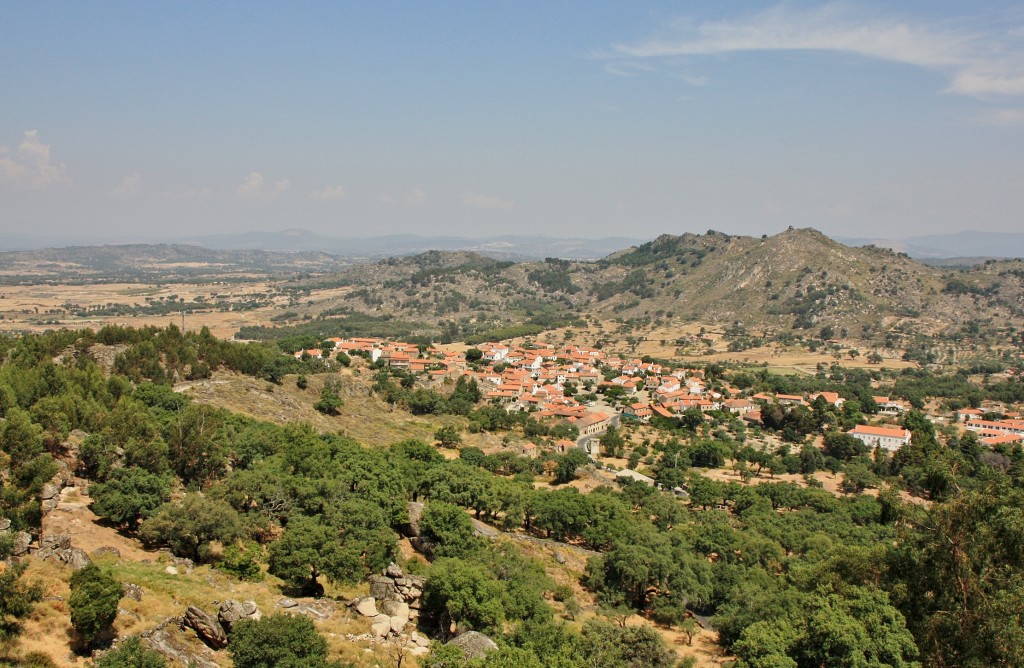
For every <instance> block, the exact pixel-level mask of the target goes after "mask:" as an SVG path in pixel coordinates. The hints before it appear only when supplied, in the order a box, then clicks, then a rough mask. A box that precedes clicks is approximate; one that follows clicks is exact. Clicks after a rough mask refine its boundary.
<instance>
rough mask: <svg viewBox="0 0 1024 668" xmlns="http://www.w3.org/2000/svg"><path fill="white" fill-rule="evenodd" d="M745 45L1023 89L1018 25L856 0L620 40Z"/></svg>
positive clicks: (712, 51)
mask: <svg viewBox="0 0 1024 668" xmlns="http://www.w3.org/2000/svg"><path fill="white" fill-rule="evenodd" d="M743 51H832V52H840V53H853V54H857V55H861V56H866V57H870V58H877V59H880V60H887V61H891V62H897V63H904V64H908V65H914V66H917V67H921V68H925V69H929V70H934V71H938V72H942V73H943V74H945V75H946V76H947V77H948V79H949V88H948V89H947V90H948V91H949V92H952V93H958V94H962V95H970V96H974V97H981V98H984V97H989V96H996V95H1024V36H1022V34H1021V31H1020V30H1019V29H1013V28H1010V29H1007V28H1001V29H1000V30H998V31H997V30H992V29H989V30H968V29H964V28H960V29H951V28H949V27H942V26H935V25H927V24H924V23H920V22H919V23H914V22H911V21H907V20H904V19H900V18H895V17H891V16H889V17H886V16H883V17H878V16H870V15H866V14H864V13H859V12H857V11H856V10H855V9H854V8H853V7H852V6H851V5H848V4H839V3H831V4H827V5H823V6H820V7H814V8H810V9H797V8H793V7H790V6H788V5H780V6H777V7H774V8H771V9H767V10H765V11H762V12H758V13H756V14H751V15H748V16H745V17H743V18H738V19H730V20H722V21H707V22H704V23H700V24H697V25H694V24H692V23H688V22H678V23H676V24H675V25H673V26H671V28H670V30H669V36H667V37H660V38H652V39H648V40H644V41H642V42H639V43H637V44H619V45H616V46H615V47H614V53H615V54H616V55H615V56H612V58H620V59H623V60H624V61H627V62H628V61H630V60H641V61H646V60H651V59H672V58H680V57H683V58H685V57H695V56H716V55H724V54H729V53H736V52H743Z"/></svg>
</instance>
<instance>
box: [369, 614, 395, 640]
mask: <svg viewBox="0 0 1024 668" xmlns="http://www.w3.org/2000/svg"><path fill="white" fill-rule="evenodd" d="M370 633H372V634H373V635H374V636H376V637H377V638H386V637H387V635H388V634H389V633H391V618H390V617H388V616H387V615H377V616H376V617H374V618H373V623H372V624H370Z"/></svg>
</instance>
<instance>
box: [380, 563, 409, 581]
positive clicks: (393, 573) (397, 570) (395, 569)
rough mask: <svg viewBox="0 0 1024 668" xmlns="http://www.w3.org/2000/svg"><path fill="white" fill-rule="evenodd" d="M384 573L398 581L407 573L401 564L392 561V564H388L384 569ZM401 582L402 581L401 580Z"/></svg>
mask: <svg viewBox="0 0 1024 668" xmlns="http://www.w3.org/2000/svg"><path fill="white" fill-rule="evenodd" d="M384 575H386V576H388V577H389V578H391V579H393V580H396V581H398V580H401V579H402V578H404V577H405V573H404V572H402V568H401V566H399V565H398V564H396V563H395V562H391V563H390V564H388V567H387V568H385V569H384ZM399 584H401V583H400V582H399Z"/></svg>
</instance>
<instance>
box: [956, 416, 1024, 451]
mask: <svg viewBox="0 0 1024 668" xmlns="http://www.w3.org/2000/svg"><path fill="white" fill-rule="evenodd" d="M984 415H985V412H984V411H982V410H981V409H979V408H964V409H961V410H958V411H957V412H956V418H957V420H959V421H960V422H963V423H964V427H965V428H966V429H968V430H969V431H973V432H975V433H977V434H978V436H979V439H980V440H981V442H982V443H984V444H985V445H990V446H991V445H1001V444H1004V443H1020V442H1021V441H1024V416H1022V415H1021V414H1019V413H1008V414H1006V415H1005V416H1004V418H1003V419H1002V420H985V419H984Z"/></svg>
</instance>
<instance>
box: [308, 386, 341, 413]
mask: <svg viewBox="0 0 1024 668" xmlns="http://www.w3.org/2000/svg"><path fill="white" fill-rule="evenodd" d="M340 389H341V384H340V383H339V382H338V381H337V380H333V379H331V380H328V381H327V382H326V383H324V387H323V389H322V390H320V400H319V401H317V402H316V403H315V404H313V408H314V409H316V410H317V411H318V412H320V413H323V414H324V415H337V414H338V413H339V412H340V410H341V406H342V403H343V402H342V400H341V396H340V395H339V394H338V393H339V391H340Z"/></svg>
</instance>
